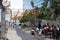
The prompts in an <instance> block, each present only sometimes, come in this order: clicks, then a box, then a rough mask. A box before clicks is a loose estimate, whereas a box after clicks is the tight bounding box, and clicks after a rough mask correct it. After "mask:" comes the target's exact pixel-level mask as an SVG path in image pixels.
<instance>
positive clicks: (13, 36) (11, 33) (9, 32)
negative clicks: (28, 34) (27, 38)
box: [6, 29, 22, 40]
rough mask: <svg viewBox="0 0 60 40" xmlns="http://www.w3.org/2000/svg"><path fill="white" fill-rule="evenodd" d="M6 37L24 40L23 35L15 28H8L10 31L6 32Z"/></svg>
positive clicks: (12, 39) (10, 39) (13, 39)
mask: <svg viewBox="0 0 60 40" xmlns="http://www.w3.org/2000/svg"><path fill="white" fill-rule="evenodd" d="M6 37H7V38H8V39H9V40H22V39H21V37H19V36H18V35H17V33H16V31H15V30H11V29H8V33H7V34H6Z"/></svg>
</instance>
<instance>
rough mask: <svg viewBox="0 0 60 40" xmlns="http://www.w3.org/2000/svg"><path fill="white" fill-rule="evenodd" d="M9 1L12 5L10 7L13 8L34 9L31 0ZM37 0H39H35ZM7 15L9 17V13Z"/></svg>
mask: <svg viewBox="0 0 60 40" xmlns="http://www.w3.org/2000/svg"><path fill="white" fill-rule="evenodd" d="M8 1H10V7H9V8H11V9H13V10H17V9H19V10H23V9H32V6H31V0H8ZM35 1H37V0H35ZM38 1H39V0H38ZM41 2H42V1H40V3H41ZM40 6H41V5H40ZM6 17H9V16H8V14H7V15H6ZM0 18H1V15H0ZM6 19H7V18H6Z"/></svg>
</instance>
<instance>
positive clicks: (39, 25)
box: [38, 21, 41, 30]
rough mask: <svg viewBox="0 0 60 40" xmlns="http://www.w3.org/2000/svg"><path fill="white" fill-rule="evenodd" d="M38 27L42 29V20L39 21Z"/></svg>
mask: <svg viewBox="0 0 60 40" xmlns="http://www.w3.org/2000/svg"><path fill="white" fill-rule="evenodd" d="M38 28H39V30H40V29H41V21H39V23H38Z"/></svg>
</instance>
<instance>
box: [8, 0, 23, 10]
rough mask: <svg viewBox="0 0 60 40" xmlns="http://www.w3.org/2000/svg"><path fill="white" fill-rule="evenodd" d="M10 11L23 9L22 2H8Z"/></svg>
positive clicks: (15, 0)
mask: <svg viewBox="0 0 60 40" xmlns="http://www.w3.org/2000/svg"><path fill="white" fill-rule="evenodd" d="M9 1H10V5H11V7H10V8H12V9H21V10H22V9H23V0H9Z"/></svg>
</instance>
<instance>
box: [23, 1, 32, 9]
mask: <svg viewBox="0 0 60 40" xmlns="http://www.w3.org/2000/svg"><path fill="white" fill-rule="evenodd" d="M23 9H32V6H31V0H23Z"/></svg>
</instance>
